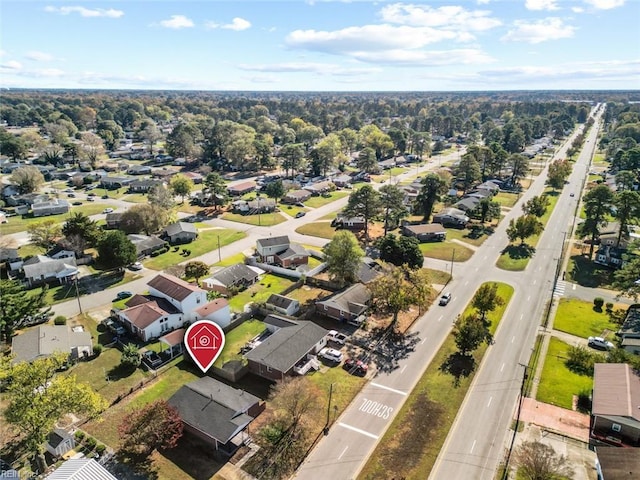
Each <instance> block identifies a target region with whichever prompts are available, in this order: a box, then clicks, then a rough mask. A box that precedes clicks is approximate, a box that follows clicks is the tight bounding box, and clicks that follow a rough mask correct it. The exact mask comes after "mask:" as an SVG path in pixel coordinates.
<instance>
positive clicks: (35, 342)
mask: <svg viewBox="0 0 640 480" xmlns="http://www.w3.org/2000/svg"><path fill="white" fill-rule="evenodd" d="M58 352H62V353H68V354H69V356H70V358H71V359H78V358H83V357H89V356H91V355H93V342H92V341H91V334H90V333H89V332H85V331H83V332H74V331H72V330H70V329H69V327H68V326H67V325H38V326H37V327H34V328H31V329H29V330H27V331H25V332H24V333H21V334H20V335H16V336H15V337H13V338H12V339H11V353H12V354H13V355H14V361H15V362H16V363H17V362H32V361H33V360H36V359H38V358H43V357H48V356H50V355H52V354H54V353H58Z"/></svg>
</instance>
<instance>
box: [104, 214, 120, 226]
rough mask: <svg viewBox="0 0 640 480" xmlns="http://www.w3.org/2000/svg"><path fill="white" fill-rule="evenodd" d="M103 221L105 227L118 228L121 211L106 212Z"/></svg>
mask: <svg viewBox="0 0 640 480" xmlns="http://www.w3.org/2000/svg"><path fill="white" fill-rule="evenodd" d="M105 221H106V222H107V224H106V227H107V228H119V227H120V224H121V223H122V213H120V212H115V213H107V215H106V217H105Z"/></svg>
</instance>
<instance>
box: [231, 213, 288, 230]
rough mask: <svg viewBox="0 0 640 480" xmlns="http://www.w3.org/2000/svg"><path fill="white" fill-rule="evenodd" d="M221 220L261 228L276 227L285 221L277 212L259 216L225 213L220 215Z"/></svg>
mask: <svg viewBox="0 0 640 480" xmlns="http://www.w3.org/2000/svg"><path fill="white" fill-rule="evenodd" d="M222 218H223V219H224V220H229V221H231V222H238V223H246V224H249V225H258V226H263V227H270V226H273V225H278V224H279V223H282V222H285V221H286V220H287V219H286V218H284V217H283V216H282V215H280V214H279V213H278V212H273V213H261V214H260V215H241V214H239V213H231V212H227V213H225V214H223V215H222Z"/></svg>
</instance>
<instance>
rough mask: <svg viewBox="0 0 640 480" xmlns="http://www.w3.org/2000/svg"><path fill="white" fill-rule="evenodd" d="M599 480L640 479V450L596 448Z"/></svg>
mask: <svg viewBox="0 0 640 480" xmlns="http://www.w3.org/2000/svg"><path fill="white" fill-rule="evenodd" d="M595 451H596V472H597V474H598V480H631V479H632V478H640V449H638V448H616V447H596V448H595Z"/></svg>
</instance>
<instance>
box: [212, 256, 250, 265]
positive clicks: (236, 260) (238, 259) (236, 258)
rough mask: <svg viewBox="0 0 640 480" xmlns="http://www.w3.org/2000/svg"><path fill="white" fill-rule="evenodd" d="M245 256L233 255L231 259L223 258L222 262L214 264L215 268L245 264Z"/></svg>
mask: <svg viewBox="0 0 640 480" xmlns="http://www.w3.org/2000/svg"><path fill="white" fill-rule="evenodd" d="M244 259H245V257H244V254H243V253H236V254H235V255H231V256H230V257H227V258H223V259H222V260H221V261H220V262H216V263H214V264H213V266H215V267H230V266H231V265H235V264H236V263H244Z"/></svg>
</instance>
